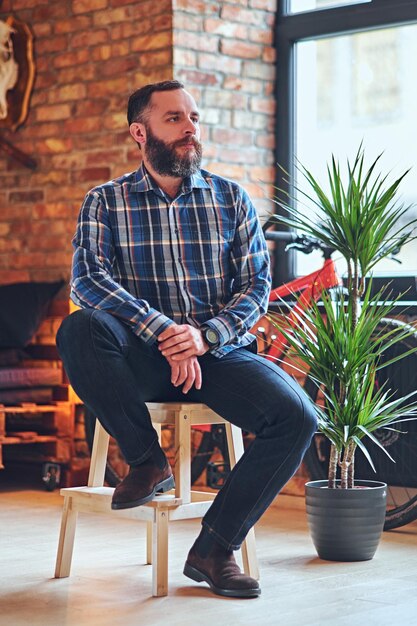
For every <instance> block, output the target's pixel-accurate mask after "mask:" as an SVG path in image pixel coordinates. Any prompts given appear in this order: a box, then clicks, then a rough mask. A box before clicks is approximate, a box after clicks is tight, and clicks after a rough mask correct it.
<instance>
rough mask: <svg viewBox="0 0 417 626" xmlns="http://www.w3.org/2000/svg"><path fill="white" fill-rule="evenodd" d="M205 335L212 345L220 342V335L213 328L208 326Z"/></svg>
mask: <svg viewBox="0 0 417 626" xmlns="http://www.w3.org/2000/svg"><path fill="white" fill-rule="evenodd" d="M205 336H206V341H207V343H208V344H210V345H211V346H215V345H216V343H218V341H219V337H218V335H217V333H216V331H215V330H212V329H211V328H208V329H207V330H206V332H205Z"/></svg>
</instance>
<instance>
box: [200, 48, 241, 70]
mask: <svg viewBox="0 0 417 626" xmlns="http://www.w3.org/2000/svg"><path fill="white" fill-rule="evenodd" d="M198 67H199V68H201V69H203V70H210V71H218V72H223V73H225V74H240V73H241V69H242V62H241V60H240V59H231V58H225V57H224V56H222V55H219V54H217V55H215V54H207V53H205V52H201V53H200V54H199V56H198Z"/></svg>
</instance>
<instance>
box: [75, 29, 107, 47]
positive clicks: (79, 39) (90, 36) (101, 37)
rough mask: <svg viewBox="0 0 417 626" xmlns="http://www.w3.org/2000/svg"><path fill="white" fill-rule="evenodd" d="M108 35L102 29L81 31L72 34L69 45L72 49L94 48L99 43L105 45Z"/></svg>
mask: <svg viewBox="0 0 417 626" xmlns="http://www.w3.org/2000/svg"><path fill="white" fill-rule="evenodd" d="M108 40H109V34H108V32H107V30H105V29H104V28H102V29H99V30H93V31H92V32H90V31H83V32H77V33H74V35H72V36H71V39H70V44H71V47H72V48H85V47H87V46H88V47H91V46H95V45H97V44H100V43H107V41H108Z"/></svg>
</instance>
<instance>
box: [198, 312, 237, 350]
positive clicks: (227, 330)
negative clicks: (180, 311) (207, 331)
mask: <svg viewBox="0 0 417 626" xmlns="http://www.w3.org/2000/svg"><path fill="white" fill-rule="evenodd" d="M204 326H209V327H210V328H213V329H214V330H216V331H217V333H218V335H219V345H218V346H216V348H215V349H216V350H217V349H218V348H220V347H221V346H224V345H225V344H226V343H229V342H230V341H232V340H233V339H234V338H235V337H236V331H235V329H234V328H233V327H232V326H231V325H230V324H229V323H228V322H227V320H226V319H225V318H224V317H222V316H221V315H219V316H217V317H213V318H212V319H210V320H207V322H204Z"/></svg>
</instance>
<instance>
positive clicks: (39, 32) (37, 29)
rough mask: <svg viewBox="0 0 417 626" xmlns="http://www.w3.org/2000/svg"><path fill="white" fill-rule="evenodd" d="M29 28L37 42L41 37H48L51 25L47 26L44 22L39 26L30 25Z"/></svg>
mask: <svg viewBox="0 0 417 626" xmlns="http://www.w3.org/2000/svg"><path fill="white" fill-rule="evenodd" d="M31 28H32V31H33V34H34V35H35V37H36V39H37V40H39V39H40V38H42V37H48V36H49V35H50V34H51V32H52V24H48V23H46V22H42V23H41V24H32V25H31Z"/></svg>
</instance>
